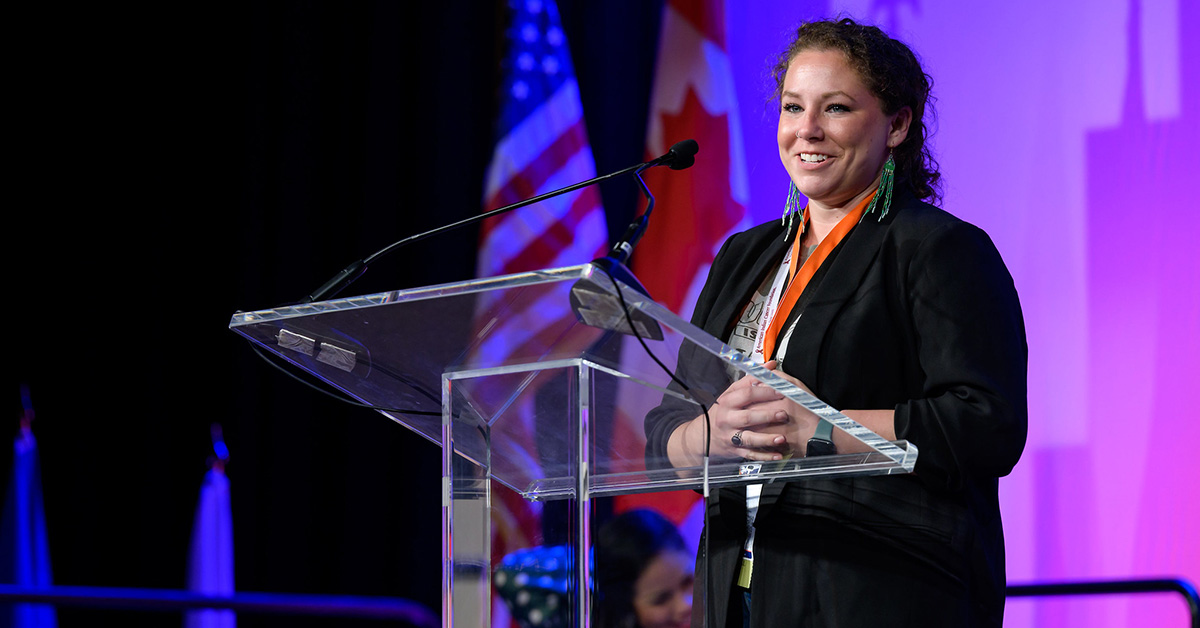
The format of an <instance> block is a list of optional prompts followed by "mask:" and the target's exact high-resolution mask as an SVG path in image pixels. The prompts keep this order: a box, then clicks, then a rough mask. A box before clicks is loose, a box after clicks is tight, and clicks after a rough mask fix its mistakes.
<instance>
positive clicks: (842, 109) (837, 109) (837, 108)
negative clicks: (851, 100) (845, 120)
mask: <svg viewBox="0 0 1200 628" xmlns="http://www.w3.org/2000/svg"><path fill="white" fill-rule="evenodd" d="M826 111H830V112H833V113H846V112H847V111H850V108H849V107H847V106H846V105H839V104H833V105H829V107H828V108H826Z"/></svg>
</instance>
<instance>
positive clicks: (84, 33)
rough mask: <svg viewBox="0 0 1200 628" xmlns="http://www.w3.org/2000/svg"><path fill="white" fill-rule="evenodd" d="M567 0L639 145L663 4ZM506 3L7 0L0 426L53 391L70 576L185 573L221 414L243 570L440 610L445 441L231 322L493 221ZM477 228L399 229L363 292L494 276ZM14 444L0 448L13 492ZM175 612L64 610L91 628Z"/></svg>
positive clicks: (49, 455) (619, 209) (623, 151)
mask: <svg viewBox="0 0 1200 628" xmlns="http://www.w3.org/2000/svg"><path fill="white" fill-rule="evenodd" d="M559 7H560V12H561V14H562V17H563V22H564V28H565V30H566V32H567V37H568V42H569V44H570V46H571V50H572V56H573V59H574V63H575V69H576V74H577V76H578V78H579V83H580V90H581V94H582V98H583V107H584V112H585V115H586V119H587V127H588V132H589V135H590V137H591V143H592V148H593V151H594V154H595V158H596V163H597V170H598V171H599V172H601V173H603V172H607V171H612V170H616V169H618V168H622V167H625V166H627V165H631V164H633V163H637V162H638V161H640V160H641V159H642V151H643V145H644V134H645V128H646V109H647V102H648V96H649V90H650V85H651V81H652V79H653V68H654V58H655V54H656V46H657V37H658V27H659V22H660V18H661V9H662V7H661V2H643V1H635V0H629V1H627V2H621V3H603V4H601V3H589V2H586V1H584V0H568V1H563V2H560V3H559ZM506 18H507V12H506V10H505V9H504V8H503V5H502V3H495V2H489V3H484V2H447V3H411V4H410V3H399V2H356V3H332V2H328V3H321V2H280V3H268V2H245V3H236V4H235V3H229V4H222V3H217V4H216V5H213V4H201V3H182V4H170V5H169V6H167V7H164V6H163V5H150V4H146V5H136V4H135V5H133V6H125V7H122V8H116V9H113V8H98V7H96V6H87V7H85V8H79V7H74V8H69V9H68V8H65V7H62V6H58V7H51V8H41V9H29V8H25V9H21V10H19V11H18V12H17V13H15V14H13V15H12V16H11V19H12V21H11V22H10V24H9V27H10V30H12V31H14V35H15V37H16V39H15V40H14V43H15V51H16V56H15V58H14V60H13V61H12V63H11V64H10V65H11V66H12V69H11V73H10V77H11V78H10V81H11V82H10V83H9V88H10V89H9V90H6V91H7V92H8V94H9V99H7V100H9V101H10V105H15V107H14V109H15V112H14V113H10V116H12V117H11V118H10V124H9V125H8V126H9V129H10V134H9V137H10V138H11V139H12V140H13V141H12V143H10V144H9V146H10V147H11V151H12V152H11V153H10V155H12V156H13V157H15V160H14V161H15V162H16V163H15V164H13V165H12V166H11V169H10V172H9V177H6V179H9V180H10V182H11V183H12V186H11V188H10V190H11V191H10V193H9V195H8V202H7V206H8V207H7V211H5V212H4V213H5V215H6V216H9V217H10V220H11V221H12V222H10V223H9V225H11V226H10V227H9V230H6V232H7V235H8V238H7V240H8V241H9V243H10V246H9V247H6V250H7V251H6V257H7V258H8V264H7V266H8V268H10V269H12V270H13V272H12V276H13V277H14V278H15V281H14V283H15V285H14V286H13V287H12V288H11V291H10V293H9V294H10V296H9V298H8V299H6V304H7V307H8V308H9V309H13V310H16V317H15V322H13V319H11V318H9V319H8V321H9V322H7V323H6V324H5V326H6V328H7V331H8V336H9V338H10V339H13V340H15V351H13V350H11V349H10V351H8V355H9V356H10V359H9V360H7V363H8V365H9V366H8V368H7V369H6V370H7V371H8V375H7V376H6V380H7V381H8V382H9V383H8V391H9V393H8V394H9V400H10V402H9V405H8V407H9V408H11V410H10V412H11V414H10V415H9V416H10V420H9V421H8V422H7V425H8V426H9V427H8V428H5V429H2V430H0V435H3V436H4V437H5V438H7V437H8V436H11V435H13V434H15V428H16V424H17V421H16V418H17V415H18V413H19V410H20V404H19V397H18V387H19V385H20V384H21V383H26V384H28V385H29V386H30V388H31V390H32V395H33V402H34V406H35V409H36V411H37V420H36V422H35V423H34V431H35V434H36V436H37V438H38V441H39V447H40V450H41V456H42V473H43V487H44V490H45V502H46V517H47V521H48V527H49V537H50V545H51V547H50V550H51V556H52V560H53V568H54V581H55V583H56V584H68V585H91V586H121V587H154V588H183V587H184V586H185V578H186V556H187V545H188V539H189V535H190V531H191V526H192V516H193V513H194V510H195V505H196V498H197V495H198V491H199V488H200V482H201V479H202V477H203V474H204V472H205V469H206V461H207V458H208V457H209V455H210V454H211V444H210V441H209V425H210V424H211V423H212V422H219V423H221V424H222V425H223V426H224V431H225V438H226V442H227V443H228V445H229V448H230V450H231V452H232V458H231V461H230V464H229V467H228V474H229V477H230V481H231V486H232V494H233V513H234V542H235V551H236V558H235V563H236V585H237V588H238V589H239V590H241V591H281V592H296V593H305V592H307V593H320V594H357V595H386V596H399V597H405V598H409V599H413V600H416V601H418V602H421V603H424V604H426V605H427V606H429V607H430V608H432V609H434V610H435V611H437V609H438V608H439V605H440V581H439V578H440V575H441V564H440V522H441V506H440V488H439V486H440V484H439V482H440V475H441V471H440V462H439V452H438V449H437V447H436V446H434V445H433V444H431V443H429V442H428V441H425V440H423V439H421V438H420V437H417V436H415V435H414V434H412V433H410V432H408V431H407V430H406V429H405V428H403V427H401V426H399V425H396V424H394V423H392V422H390V421H388V420H387V419H385V418H383V417H381V416H379V415H377V414H374V413H372V412H369V411H366V410H361V409H356V408H352V407H347V406H345V405H341V404H339V403H338V402H336V401H333V400H330V399H327V398H325V397H323V396H321V395H319V394H318V393H315V392H313V391H311V390H309V389H307V388H304V387H302V386H301V385H299V384H297V383H296V382H294V381H292V380H290V379H287V378H286V377H285V376H283V375H282V374H280V373H278V372H276V371H274V370H272V369H271V368H270V367H269V366H267V365H265V364H263V363H262V362H261V361H260V360H259V359H258V358H257V357H255V356H254V355H253V353H252V352H251V351H250V349H249V347H248V345H247V344H246V343H245V341H243V340H241V338H240V336H236V335H235V334H233V333H232V332H230V331H229V330H228V329H227V325H228V322H229V319H230V317H231V315H232V314H233V313H234V312H235V311H237V310H254V309H262V308H267V307H271V306H274V305H279V304H282V303H286V302H292V301H296V300H298V299H300V298H301V297H303V296H304V295H306V294H308V293H309V292H311V291H312V290H313V289H315V288H316V287H317V286H318V285H320V284H321V283H323V282H324V281H325V280H326V279H328V278H329V277H330V276H332V275H333V274H334V273H335V272H337V271H338V270H340V269H341V268H342V267H344V266H345V265H346V264H348V263H350V262H351V261H353V260H355V259H359V258H361V257H365V256H366V255H368V254H370V253H372V252H374V251H376V250H378V249H380V248H382V247H384V246H386V245H387V244H390V243H391V242H393V241H395V240H399V239H400V238H402V237H404V236H407V235H410V234H413V233H416V232H419V231H423V230H426V229H429V228H432V227H435V226H438V225H441V224H445V223H448V222H452V221H455V220H458V219H461V218H464V217H466V216H469V215H474V214H476V213H478V212H479V211H480V206H481V202H480V199H481V198H482V194H483V191H482V188H483V179H484V169H485V168H486V166H487V163H488V161H489V159H490V157H491V152H492V145H493V141H494V139H495V136H494V125H495V112H496V110H497V93H498V87H499V80H500V73H499V65H500V64H499V61H500V58H501V55H502V52H503V49H504V43H503V28H504V26H505V24H506ZM602 195H603V200H604V203H605V207H606V210H607V212H608V216H609V223H610V224H609V233H610V236H611V237H615V236H617V235H620V234H621V233H622V232H623V231H624V227H625V225H626V224H628V222H629V220H630V218H631V217H632V215H633V214H634V211H635V208H638V207H640V204H639V202H638V196H637V193H636V190H635V188H634V186H633V184H632V182H630V181H628V180H621V181H618V182H614V183H612V184H608V185H605V186H604V187H603V188H602ZM477 236H478V231H477V229H475V228H473V227H471V228H465V229H462V230H460V231H458V232H455V233H451V234H449V235H444V236H441V237H438V238H435V239H431V240H427V241H424V242H420V243H417V244H414V245H412V246H410V247H408V248H406V249H402V250H401V251H399V252H398V253H397V254H395V255H393V256H391V257H389V258H385V259H384V260H382V261H380V262H378V263H377V264H376V265H373V266H372V268H371V270H370V271H369V272H368V273H367V274H366V275H365V276H364V277H363V278H361V279H360V280H359V281H358V282H357V283H356V284H355V285H354V286H353V287H351V288H350V289H349V290H348V291H347V294H366V293H370V292H376V291H382V290H388V289H399V288H406V287H413V286H418V285H425V284H430V283H440V282H448V281H456V280H462V279H466V278H469V277H471V276H473V274H474V266H475V245H476V240H477ZM11 457H12V449H11V447H9V446H7V445H6V444H5V445H3V446H0V469H2V471H0V473H3V474H4V476H3V477H4V478H5V480H6V481H5V484H7V476H8V473H9V469H10V468H11ZM176 617H177V616H170V615H163V614H156V613H124V612H115V611H88V610H81V609H70V608H64V609H60V611H59V618H60V623H61V625H63V626H64V627H68V628H69V627H70V626H83V625H95V624H96V623H97V622H98V621H99V620H103V621H104V622H105V623H110V622H120V623H122V624H123V625H131V626H138V625H162V624H164V623H165V624H167V625H172V624H174V623H175V622H176V621H177V619H176ZM239 623H240V624H241V625H243V626H254V625H289V626H303V625H349V623H351V622H345V621H340V620H337V621H330V620H325V621H316V620H312V621H311V622H310V621H309V620H303V619H300V618H294V617H272V616H254V615H244V616H242V617H239ZM368 623H369V622H368Z"/></svg>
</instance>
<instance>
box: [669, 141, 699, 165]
mask: <svg viewBox="0 0 1200 628" xmlns="http://www.w3.org/2000/svg"><path fill="white" fill-rule="evenodd" d="M669 152H670V154H671V162H670V164H669V166H670V168H671V170H684V169H687V168H691V167H692V164H694V163H696V153H698V152H700V145H699V144H697V143H696V140H683V141H682V142H676V143H675V145H674V146H672V147H671V150H670V151H669Z"/></svg>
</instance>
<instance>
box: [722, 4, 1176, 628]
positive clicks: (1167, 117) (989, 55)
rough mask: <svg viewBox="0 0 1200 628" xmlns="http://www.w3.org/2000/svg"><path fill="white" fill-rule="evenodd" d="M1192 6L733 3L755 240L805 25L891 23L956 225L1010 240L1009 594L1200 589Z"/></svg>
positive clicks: (1105, 605)
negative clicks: (1058, 588)
mask: <svg viewBox="0 0 1200 628" xmlns="http://www.w3.org/2000/svg"><path fill="white" fill-rule="evenodd" d="M1197 4H1200V3H1189V2H1181V1H1179V0H1162V1H1146V0H1143V1H1141V2H1138V0H1068V1H1064V2H1052V3H1047V2H1042V1H1040V0H1010V1H1006V2H1003V3H965V2H958V1H956V0H893V1H888V0H859V1H856V2H840V3H838V2H833V3H828V2H808V3H800V7H801V8H800V10H799V11H797V3H745V5H743V4H742V3H730V6H731V8H730V11H729V15H728V24H729V30H730V37H729V53H730V56H731V58H732V62H733V65H734V76H735V77H736V80H737V81H739V82H738V85H737V89H738V93H739V102H740V107H741V121H742V134H743V140H744V143H745V147H746V170H747V172H748V177H749V186H748V187H749V189H750V190H751V195H752V196H751V198H750V199H749V202H750V207H751V211H752V213H753V215H754V217H755V221H756V222H761V221H764V220H769V219H771V218H774V217H777V216H778V215H779V213H780V211H781V210H782V207H783V202H784V195H785V187H786V185H787V179H786V178H785V176H786V175H785V173H784V171H783V168H782V167H781V166H780V164H779V160H778V152H777V149H776V146H775V118H776V116H775V113H774V112H773V110H770V109H769V108H768V107H767V106H766V104H765V99H766V95H767V94H768V90H769V85H768V76H767V67H768V62H769V60H770V59H771V58H772V56H773V55H774V54H775V53H777V51H778V50H779V49H781V48H782V46H783V45H784V43H785V42H786V40H787V37H788V35H789V34H790V31H791V30H792V28H793V27H794V26H795V24H796V23H797V20H799V19H802V18H804V17H806V16H828V15H835V14H838V13H846V14H848V15H852V16H854V17H856V18H858V19H862V20H866V21H870V22H874V23H876V24H879V25H881V26H883V27H885V29H887V30H889V32H891V33H892V34H893V35H894V36H898V37H899V38H901V39H902V40H904V41H906V42H908V43H909V44H910V45H912V46H913V47H914V49H915V50H916V51H917V52H918V54H919V55H920V56H921V57H922V59H923V61H924V62H925V65H926V70H927V71H928V72H929V73H930V74H932V75H933V78H934V89H935V94H936V96H937V98H938V102H937V110H938V113H939V124H938V126H937V129H938V130H937V133H936V134H935V136H934V144H935V148H936V154H937V156H938V158H939V160H940V162H941V165H942V171H943V174H944V175H945V182H946V197H945V201H944V206H945V207H946V209H948V210H949V211H951V212H952V213H954V214H956V215H958V216H960V217H962V218H964V219H966V220H968V221H970V222H973V223H975V224H977V225H979V226H981V227H983V228H984V229H985V230H987V232H988V233H989V234H990V235H991V236H992V238H993V240H995V242H996V244H997V246H998V247H999V248H1000V251H1001V253H1002V254H1003V255H1004V258H1005V260H1006V261H1007V263H1008V266H1009V269H1010V270H1011V271H1012V273H1013V276H1014V278H1015V280H1016V283H1017V287H1018V290H1019V291H1020V295H1021V300H1022V304H1023V306H1024V310H1025V317H1026V325H1027V327H1028V335H1029V346H1030V364H1029V377H1030V382H1029V384H1030V399H1029V405H1030V435H1029V443H1028V446H1027V448H1026V450H1025V455H1024V457H1023V458H1022V460H1021V463H1020V464H1019V465H1018V466H1017V468H1016V470H1015V471H1014V473H1013V474H1012V475H1011V476H1010V477H1008V478H1005V480H1003V481H1002V486H1001V498H1002V502H1003V503H1002V507H1003V510H1004V516H1005V529H1006V533H1007V539H1008V565H1009V569H1008V573H1009V581H1010V582H1014V583H1017V582H1028V581H1033V580H1039V581H1043V580H1077V579H1109V578H1129V577H1162V576H1184V577H1186V578H1188V579H1190V580H1191V581H1192V582H1193V583H1195V582H1200V533H1197V530H1200V506H1198V505H1197V501H1198V500H1197V497H1198V495H1197V493H1198V492H1200V491H1198V490H1197V488H1196V487H1197V481H1196V478H1197V477H1200V456H1197V455H1195V453H1194V452H1192V451H1191V449H1192V446H1193V444H1194V443H1196V442H1200V421H1198V420H1197V419H1200V416H1198V413H1197V411H1196V408H1197V407H1200V393H1197V383H1198V382H1200V262H1198V261H1197V260H1198V256H1197V253H1196V245H1195V244H1193V243H1192V241H1191V240H1192V238H1194V235H1195V234H1197V233H1200V218H1198V217H1197V211H1200V207H1198V206H1197V205H1198V204H1197V202H1196V201H1195V200H1194V199H1192V198H1189V197H1188V195H1187V192H1188V191H1189V190H1192V189H1195V186H1196V184H1195V180H1194V179H1193V178H1192V177H1195V176H1196V174H1195V173H1196V172H1197V170H1198V169H1200V157H1197V148H1196V147H1197V145H1198V144H1200V94H1198V92H1197V89H1198V88H1197V86H1198V85H1200V46H1198V45H1197V43H1196V38H1195V37H1192V38H1191V41H1188V40H1187V39H1186V38H1185V37H1183V33H1184V32H1192V33H1196V32H1200V8H1198V7H1197ZM988 5H990V6H988ZM1189 27H1190V28H1189ZM770 190H776V191H777V193H776V194H769V193H768V191H770ZM1007 617H1008V622H1007V623H1008V625H1012V626H1055V627H1073V626H1079V627H1083V626H1088V627H1096V626H1100V627H1106V626H1112V627H1117V626H1132V625H1143V626H1183V625H1186V624H1187V619H1186V618H1187V615H1186V608H1185V607H1184V605H1183V603H1182V602H1181V601H1180V600H1179V599H1178V598H1177V597H1173V596H1170V595H1166V594H1164V595H1157V594H1156V595H1149V596H1143V597H1134V596H1115V597H1108V598H1089V599H1077V600H1044V601H1036V602H1035V601H1028V600H1016V601H1012V602H1010V604H1009V607H1008V613H1007Z"/></svg>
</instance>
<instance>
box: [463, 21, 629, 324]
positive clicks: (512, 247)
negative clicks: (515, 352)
mask: <svg viewBox="0 0 1200 628" xmlns="http://www.w3.org/2000/svg"><path fill="white" fill-rule="evenodd" d="M510 6H511V8H512V10H513V16H512V24H511V26H510V27H509V29H508V33H507V37H508V42H509V52H508V55H507V57H506V59H505V61H504V71H505V72H504V81H503V83H502V89H503V90H504V93H503V98H502V103H501V111H500V119H499V125H498V129H497V140H496V148H495V151H494V152H493V153H492V162H491V165H490V166H489V168H488V172H487V181H486V183H485V186H484V201H485V205H486V208H487V209H488V210H491V209H497V208H499V207H503V206H504V205H508V204H510V203H515V202H517V201H520V200H524V199H526V198H529V197H531V196H535V195H537V194H541V193H543V192H548V191H550V190H554V189H557V188H560V187H565V186H567V185H570V184H572V183H576V182H579V181H583V180H586V179H590V178H592V177H595V176H596V165H595V162H594V161H593V159H592V152H591V147H590V145H589V144H588V138H587V131H586V129H585V128H584V120H583V106H582V104H581V103H580V101H579V84H578V83H577V82H576V81H575V74H574V71H573V70H572V66H571V56H570V53H569V51H568V50H567V41H566V36H565V35H564V34H563V30H562V27H561V25H560V22H559V18H558V9H557V8H556V7H555V4H554V2H553V0H513V1H512V2H511V4H510ZM607 242H608V235H607V230H606V227H605V221H604V208H603V207H602V206H601V204H600V195H599V193H598V192H597V190H596V188H595V187H588V188H584V189H582V190H578V191H575V192H571V193H569V194H564V195H562V196H559V197H556V198H553V199H550V200H546V201H543V202H541V203H537V204H535V205H531V206H529V207H524V208H522V209H520V210H517V211H514V212H510V213H508V214H505V215H503V216H498V217H495V218H491V219H489V220H488V221H487V222H485V223H484V227H483V233H482V235H481V236H480V250H479V263H478V267H477V274H478V276H480V277H491V276H495V275H503V274H508V273H514V272H521V271H527V270H536V269H541V268H553V267H558V266H566V265H570V264H578V263H585V262H589V261H591V260H593V259H595V258H597V257H601V256H603V255H604V253H605V251H606V249H607ZM566 314H569V312H566Z"/></svg>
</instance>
